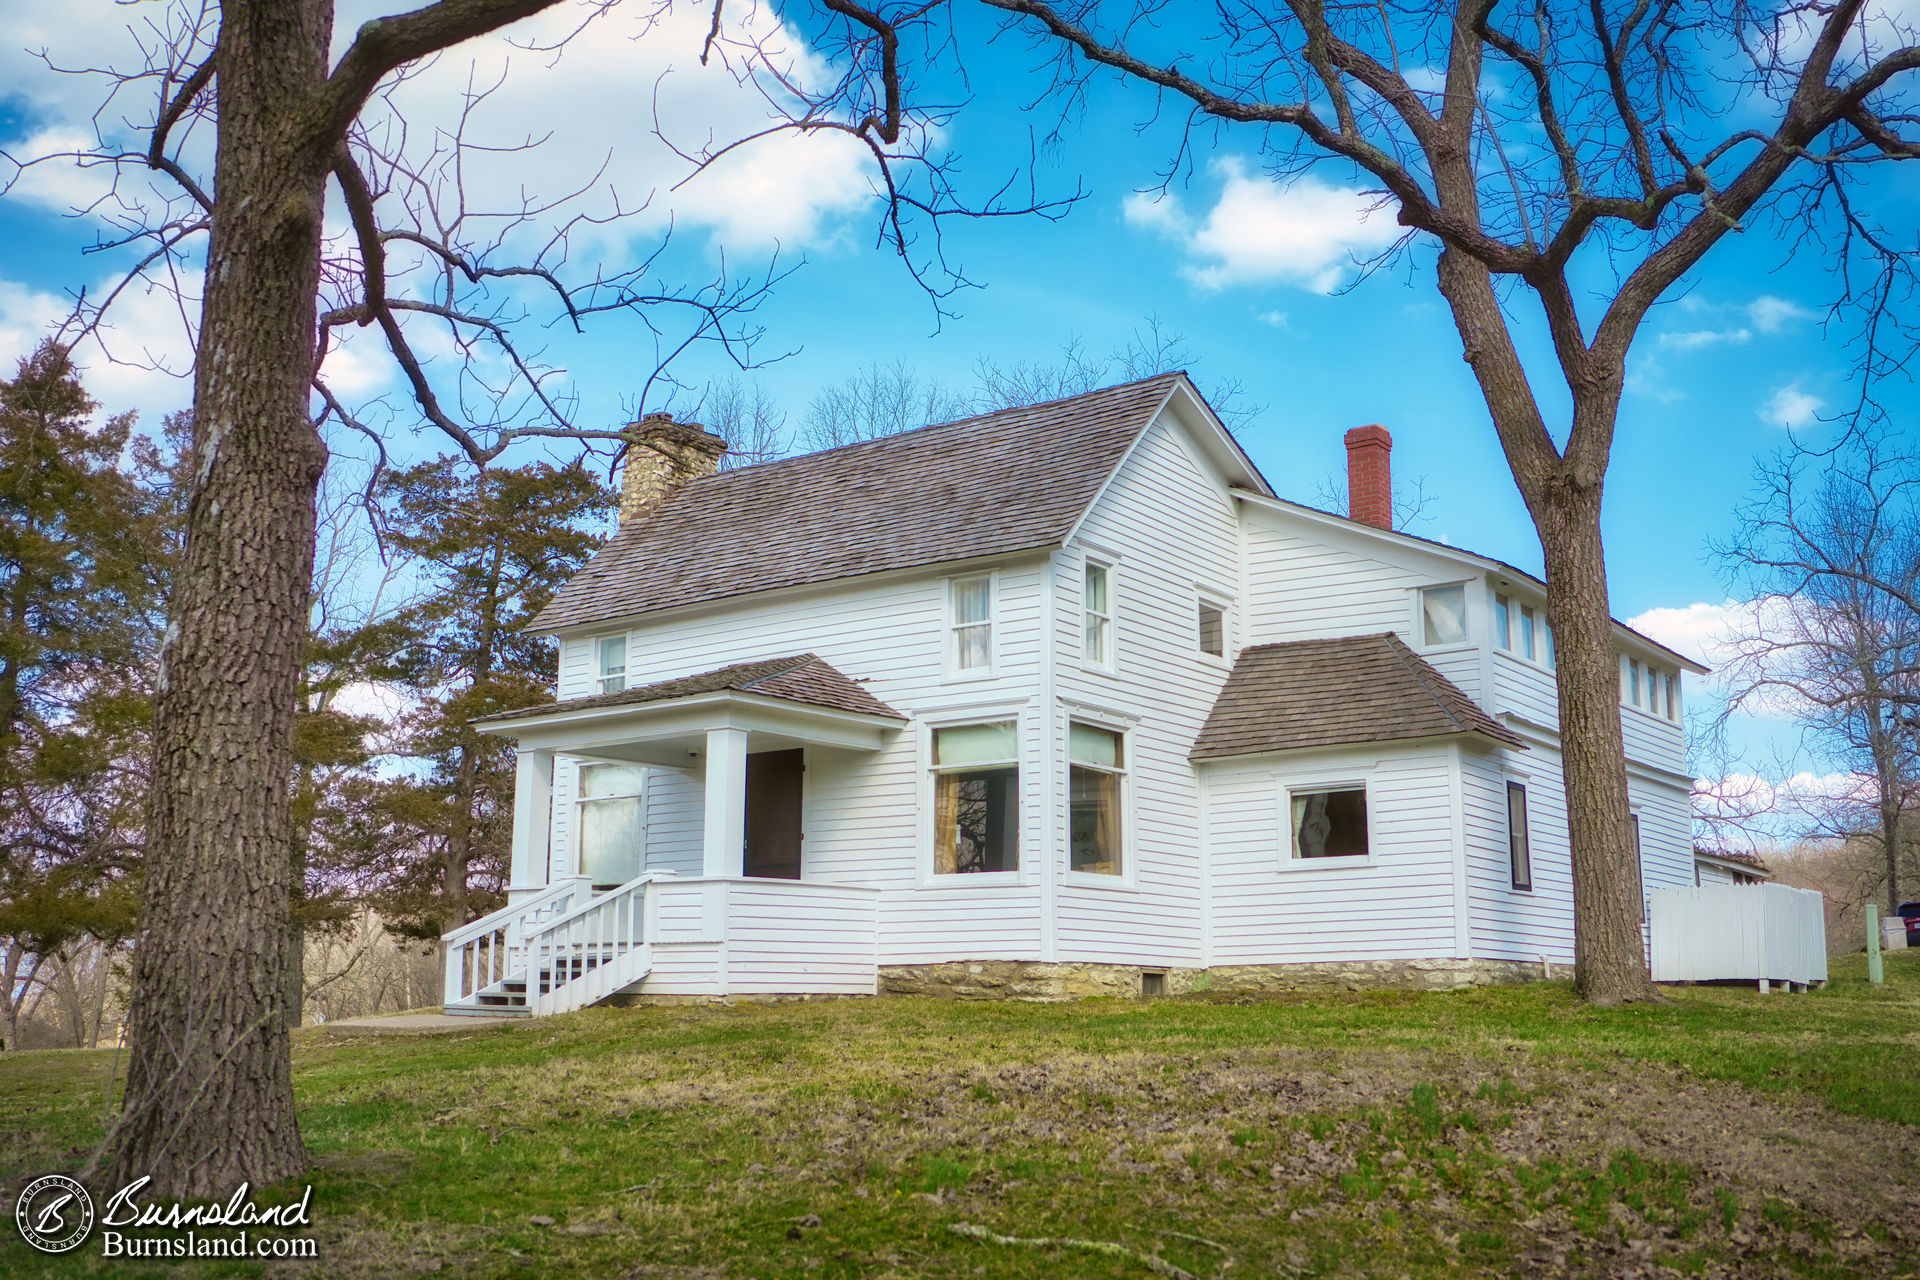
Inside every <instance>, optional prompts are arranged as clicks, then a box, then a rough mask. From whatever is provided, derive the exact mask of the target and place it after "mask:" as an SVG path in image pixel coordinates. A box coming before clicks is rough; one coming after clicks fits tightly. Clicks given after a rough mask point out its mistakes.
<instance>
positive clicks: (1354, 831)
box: [1287, 783, 1368, 860]
mask: <svg viewBox="0 0 1920 1280" xmlns="http://www.w3.org/2000/svg"><path fill="white" fill-rule="evenodd" d="M1287 824H1288V827H1289V829H1290V833H1291V834H1290V844H1289V848H1290V854H1291V856H1292V857H1294V858H1296V859H1301V860H1306V859H1310V858H1364V857H1366V856H1367V852H1368V844H1367V788H1366V786H1365V785H1364V784H1361V783H1354V784H1352V785H1350V786H1340V787H1327V788H1324V789H1321V790H1310V789H1307V788H1304V787H1302V788H1298V789H1295V790H1290V791H1288V792H1287Z"/></svg>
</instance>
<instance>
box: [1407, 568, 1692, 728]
mask: <svg viewBox="0 0 1920 1280" xmlns="http://www.w3.org/2000/svg"><path fill="white" fill-rule="evenodd" d="M1420 620H1421V621H1420V626H1421V636H1420V638H1421V643H1422V644H1424V645H1425V646H1426V647H1427V648H1429V649H1432V648H1439V647H1442V646H1446V645H1455V644H1466V643H1468V642H1469V638H1470V637H1469V630H1470V629H1469V627H1468V625H1467V588H1466V584H1465V583H1459V582H1455V583H1449V584H1448V585H1446V586H1441V587H1427V588H1425V589H1424V590H1422V591H1421V592H1420ZM1490 630H1491V632H1492V635H1493V643H1494V647H1495V648H1498V649H1503V650H1505V651H1506V652H1508V653H1512V654H1514V655H1516V656H1518V657H1521V658H1525V659H1526V660H1527V661H1528V662H1533V663H1537V664H1538V665H1540V666H1542V667H1544V668H1546V669H1547V670H1548V671H1553V670H1556V669H1557V667H1558V656H1557V655H1556V654H1555V652H1554V643H1553V627H1552V626H1551V625H1549V624H1548V622H1547V620H1546V619H1545V618H1543V617H1540V616H1538V614H1537V613H1536V611H1535V609H1534V607H1533V606H1532V605H1530V604H1520V603H1518V602H1516V601H1515V600H1513V599H1512V598H1511V597H1509V596H1508V595H1506V593H1504V592H1495V593H1494V596H1493V618H1492V622H1491V624H1490ZM1620 701H1621V704H1622V705H1624V706H1629V707H1637V708H1639V709H1640V710H1642V711H1645V712H1646V713H1647V714H1648V715H1654V716H1659V717H1661V718H1662V719H1666V720H1671V721H1673V722H1675V723H1678V722H1679V720H1680V672H1679V671H1677V670H1673V669H1670V668H1664V667H1656V666H1654V665H1653V664H1652V663H1642V662H1641V661H1640V660H1639V659H1638V658H1629V657H1627V656H1625V655H1624V654H1623V655H1622V656H1621V658H1620Z"/></svg>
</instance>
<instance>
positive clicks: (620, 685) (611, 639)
mask: <svg viewBox="0 0 1920 1280" xmlns="http://www.w3.org/2000/svg"><path fill="white" fill-rule="evenodd" d="M593 648H594V671H595V690H596V692H599V693H619V692H620V691H621V690H623V689H625V688H626V687H627V638H626V637H625V636H601V637H600V638H599V640H597V641H595V642H594V646H593Z"/></svg>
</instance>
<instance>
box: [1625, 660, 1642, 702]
mask: <svg viewBox="0 0 1920 1280" xmlns="http://www.w3.org/2000/svg"><path fill="white" fill-rule="evenodd" d="M1627 701H1628V702H1631V703H1632V704H1633V705H1634V706H1636V707H1637V706H1639V705H1640V660H1639V659H1638V658H1628V659H1627Z"/></svg>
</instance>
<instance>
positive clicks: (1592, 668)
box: [1534, 484, 1662, 1005]
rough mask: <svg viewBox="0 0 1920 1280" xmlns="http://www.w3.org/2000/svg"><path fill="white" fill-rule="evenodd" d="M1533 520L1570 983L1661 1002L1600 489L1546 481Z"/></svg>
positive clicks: (1613, 1000) (1593, 992)
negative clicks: (1549, 648) (1547, 631)
mask: <svg viewBox="0 0 1920 1280" xmlns="http://www.w3.org/2000/svg"><path fill="white" fill-rule="evenodd" d="M1534 519H1535V522H1536V524H1537V525H1538V527H1539V531H1540V543H1541V546H1542V547H1543V548H1544V549H1545V552H1546V569H1547V614H1548V617H1549V620H1550V621H1551V622H1552V623H1553V633H1554V639H1555V653H1556V657H1557V661H1558V664H1559V676H1558V682H1557V683H1558V686H1559V695H1560V767H1561V771H1562V776H1563V778H1564V779H1565V783H1566V790H1567V833H1568V836H1569V838H1570V839H1571V841H1572V847H1573V898H1574V902H1575V903H1576V904H1578V909H1577V910H1576V911H1575V913H1574V922H1573V957H1574V959H1573V982H1574V987H1575V988H1576V989H1577V990H1578V991H1579V992H1580V994H1581V995H1583V996H1585V997H1586V998H1587V999H1588V1000H1589V1001H1591V1002H1592V1003H1594V1004H1600V1005H1611V1004H1620V1003H1622V1002H1626V1001H1640V1000H1654V1001H1657V1000H1660V999H1661V998H1662V997H1661V995H1660V993H1659V990H1658V988H1656V987H1655V986H1654V985H1653V979H1652V976H1651V975H1650V974H1649V973H1648V971H1647V960H1646V946H1645V943H1644V942H1643V940H1642V937H1641V932H1640V926H1641V922H1642V920H1643V919H1644V918H1645V904H1644V893H1645V891H1644V888H1643V880H1642V878H1641V868H1640V850H1639V849H1638V847H1636V845H1635V842H1634V839H1633V822H1632V814H1631V810H1630V809H1629V807H1628V801H1627V758H1626V745H1625V742H1624V741H1623V738H1622V734H1621V728H1620V654H1619V651H1618V650H1617V649H1616V648H1615V647H1614V643H1613V619H1612V616H1611V613H1610V610H1609V608H1608V603H1607V569H1606V560H1605V556H1604V554H1603V548H1602V545H1601V540H1600V486H1599V485H1598V484H1595V485H1592V486H1588V487H1580V486H1575V485H1570V484H1568V485H1554V486H1549V487H1548V489H1547V490H1546V492H1545V493H1544V494H1543V495H1542V501H1541V502H1540V504H1539V506H1538V508H1537V509H1536V512H1535V516H1534Z"/></svg>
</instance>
